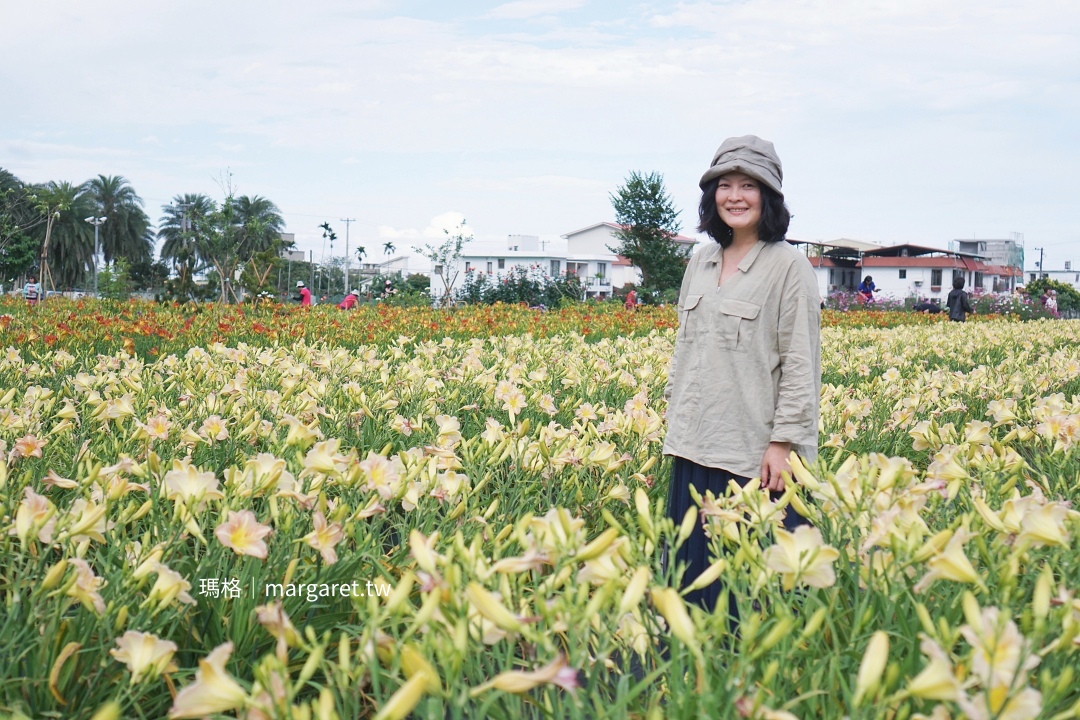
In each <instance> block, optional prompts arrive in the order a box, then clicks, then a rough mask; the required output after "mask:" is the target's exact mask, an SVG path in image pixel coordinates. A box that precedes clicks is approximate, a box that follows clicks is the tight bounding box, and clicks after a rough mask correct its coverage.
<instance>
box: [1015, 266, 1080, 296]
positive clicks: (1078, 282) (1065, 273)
mask: <svg viewBox="0 0 1080 720" xmlns="http://www.w3.org/2000/svg"><path fill="white" fill-rule="evenodd" d="M1037 278H1049V279H1050V280H1057V281H1058V282H1062V283H1065V284H1066V285H1072V286H1073V287H1074V288H1076V289H1077V290H1080V270H1073V269H1072V263H1071V262H1069V261H1066V262H1065V269H1064V270H1042V271H1039V270H1029V271H1028V273H1027V281H1028V282H1034V281H1035V280H1036V279H1037Z"/></svg>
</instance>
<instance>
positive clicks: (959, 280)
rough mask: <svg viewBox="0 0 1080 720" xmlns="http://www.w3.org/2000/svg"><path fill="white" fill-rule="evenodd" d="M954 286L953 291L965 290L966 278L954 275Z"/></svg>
mask: <svg viewBox="0 0 1080 720" xmlns="http://www.w3.org/2000/svg"><path fill="white" fill-rule="evenodd" d="M952 286H953V290H963V289H964V276H963V275H953V279H952Z"/></svg>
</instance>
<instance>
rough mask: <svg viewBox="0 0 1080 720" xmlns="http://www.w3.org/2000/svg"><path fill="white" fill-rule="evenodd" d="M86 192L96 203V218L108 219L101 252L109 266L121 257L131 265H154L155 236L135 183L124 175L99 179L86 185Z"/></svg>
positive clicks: (101, 242)
mask: <svg viewBox="0 0 1080 720" xmlns="http://www.w3.org/2000/svg"><path fill="white" fill-rule="evenodd" d="M85 192H86V194H87V195H88V196H89V198H90V201H91V202H92V203H93V208H94V209H93V214H94V215H97V216H98V217H103V218H105V219H106V220H105V224H104V225H102V226H101V228H100V247H99V248H98V250H99V252H101V255H102V258H103V259H104V261H105V264H111V263H112V262H113V261H114V260H115V259H116V258H119V257H122V258H125V259H126V260H127V261H128V262H129V263H141V262H148V261H150V260H151V259H152V257H153V252H154V232H153V230H152V229H151V228H150V218H149V217H147V215H146V212H145V211H144V210H143V201H142V198H140V197H139V196H138V194H136V192H135V188H133V187H132V186H131V183H129V182H128V181H127V180H126V179H125V178H124V177H122V176H120V175H98V176H97V177H96V178H94V179H93V180H88V181H87V182H86V185H85Z"/></svg>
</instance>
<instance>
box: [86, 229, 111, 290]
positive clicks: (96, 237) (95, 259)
mask: <svg viewBox="0 0 1080 720" xmlns="http://www.w3.org/2000/svg"><path fill="white" fill-rule="evenodd" d="M108 219H109V218H105V217H94V216H93V215H91V216H90V217H88V218H86V222H88V223H90V224H91V225H93V226H94V297H95V298H96V297H97V296H98V292H97V248H98V228H99V227H101V226H102V224H104V222H105V221H106V220H108Z"/></svg>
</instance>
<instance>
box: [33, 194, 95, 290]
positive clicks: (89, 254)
mask: <svg viewBox="0 0 1080 720" xmlns="http://www.w3.org/2000/svg"><path fill="white" fill-rule="evenodd" d="M37 193H38V197H39V198H40V199H41V200H42V201H43V202H44V204H45V205H46V206H47V207H48V209H49V212H52V213H55V219H54V220H53V223H52V233H51V235H50V236H49V247H48V248H46V249H45V250H46V253H47V254H46V259H47V262H48V263H49V272H50V273H51V275H52V280H53V286H55V287H58V288H64V287H73V286H76V285H80V284H81V283H82V282H83V281H84V280H85V279H86V276H87V275H88V274H89V273H90V269H91V268H92V267H93V263H94V228H93V227H91V225H90V224H89V223H88V222H86V217H87V216H89V215H92V214H94V212H95V210H94V200H93V198H91V197H90V196H89V195H88V194H87V193H86V192H85V190H84V186H82V185H73V184H71V183H69V182H59V183H58V182H49V183H48V184H46V185H43V186H40V187H39V188H37ZM46 230H47V225H46V224H42V225H38V226H37V227H35V228H34V235H35V236H36V237H37V238H38V239H39V241H40V242H42V243H44V241H45V234H46ZM42 272H44V270H43V271H42ZM45 282H46V280H45V278H42V283H43V285H44V284H45ZM46 289H52V288H51V287H49V288H46Z"/></svg>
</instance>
